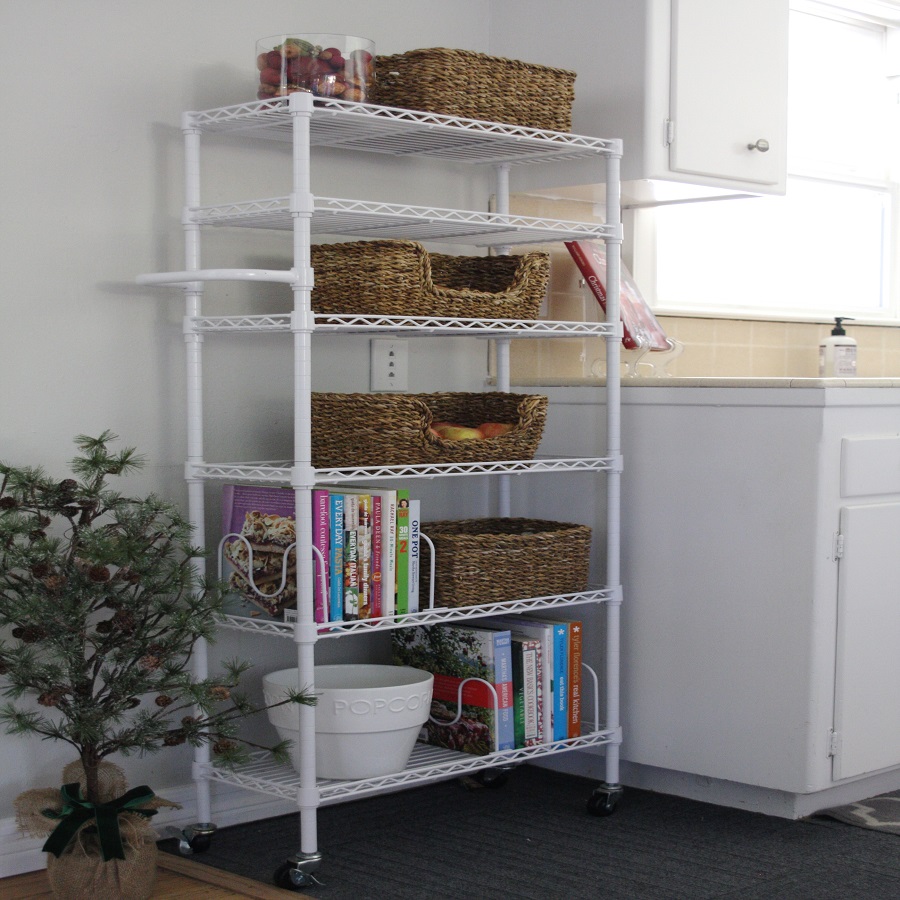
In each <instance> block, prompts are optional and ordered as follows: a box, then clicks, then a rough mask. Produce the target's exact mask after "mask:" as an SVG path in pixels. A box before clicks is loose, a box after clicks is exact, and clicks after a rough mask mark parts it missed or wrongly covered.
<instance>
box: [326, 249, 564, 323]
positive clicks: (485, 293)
mask: <svg viewBox="0 0 900 900" xmlns="http://www.w3.org/2000/svg"><path fill="white" fill-rule="evenodd" d="M311 256H312V266H313V270H314V272H315V287H314V288H313V292H312V307H313V309H314V310H315V311H316V312H317V313H332V314H341V313H351V314H356V315H379V316H446V317H451V318H474V319H481V318H484V319H536V318H537V316H538V312H539V310H540V306H541V302H542V301H543V299H544V294H545V292H546V290H547V281H548V279H549V277H550V254H549V253H546V252H542V251H535V252H532V253H525V254H522V255H520V256H515V255H510V256H448V255H446V254H443V253H429V252H428V251H427V250H426V249H425V248H424V247H423V246H422V245H421V244H419V243H417V242H416V241H392V240H373V241H350V242H345V243H341V244H315V245H313V247H312V248H311Z"/></svg>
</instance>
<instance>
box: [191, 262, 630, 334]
mask: <svg viewBox="0 0 900 900" xmlns="http://www.w3.org/2000/svg"><path fill="white" fill-rule="evenodd" d="M197 274H202V273H196V274H195V275H194V276H193V277H196V275H197ZM313 318H314V321H315V328H314V330H315V332H316V333H317V334H336V333H343V334H376V333H384V332H388V333H401V332H402V333H403V335H404V337H407V336H408V337H417V336H421V337H435V336H439V337H440V336H449V335H457V336H458V335H461V334H470V335H474V336H476V337H504V336H505V337H515V338H548V337H591V336H603V335H606V334H610V333H611V332H612V326H611V325H609V324H607V323H606V322H568V321H559V320H551V319H534V320H520V319H471V318H470V319H456V318H446V317H438V316H371V315H353V314H343V315H331V314H316V315H314V317H313ZM293 321H294V319H293V314H292V313H276V314H272V315H237V316H194V317H191V318H189V319H187V324H188V325H189V327H190V329H191V330H192V331H195V332H202V333H214V332H229V331H243V332H279V331H280V332H290V331H291V330H292V324H293Z"/></svg>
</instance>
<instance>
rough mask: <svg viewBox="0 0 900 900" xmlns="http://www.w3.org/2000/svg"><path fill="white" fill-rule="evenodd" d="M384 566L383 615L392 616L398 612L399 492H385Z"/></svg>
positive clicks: (382, 577)
mask: <svg viewBox="0 0 900 900" xmlns="http://www.w3.org/2000/svg"><path fill="white" fill-rule="evenodd" d="M381 515H382V518H383V519H384V537H383V541H384V565H383V571H382V573H381V582H382V593H381V597H382V600H381V614H382V615H383V616H392V615H394V613H395V612H396V610H397V492H396V491H385V493H384V507H383V509H382V513H381Z"/></svg>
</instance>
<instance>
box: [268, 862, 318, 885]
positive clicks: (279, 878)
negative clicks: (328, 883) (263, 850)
mask: <svg viewBox="0 0 900 900" xmlns="http://www.w3.org/2000/svg"><path fill="white" fill-rule="evenodd" d="M307 877H308V876H306V875H304V873H303V872H300V871H299V870H298V869H297V868H295V867H294V865H293V864H292V863H287V862H286V863H282V864H281V865H280V866H279V867H278V868H277V869H276V870H275V875H274V877H273V878H272V881H273V882H274V883H275V887H280V888H281V889H282V890H285V891H297V890H299V889H300V888H301V887H304V886H306V885H308V884H309V882H308V881H306V880H305V879H306V878H307Z"/></svg>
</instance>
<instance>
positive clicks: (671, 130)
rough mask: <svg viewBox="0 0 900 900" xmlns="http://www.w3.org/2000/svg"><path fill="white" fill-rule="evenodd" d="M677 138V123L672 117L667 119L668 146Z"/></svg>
mask: <svg viewBox="0 0 900 900" xmlns="http://www.w3.org/2000/svg"><path fill="white" fill-rule="evenodd" d="M674 140H675V123H674V122H673V121H672V120H671V119H666V137H665V141H666V146H667V147H668V146H670V145H671V144H672V143H673V142H674Z"/></svg>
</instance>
